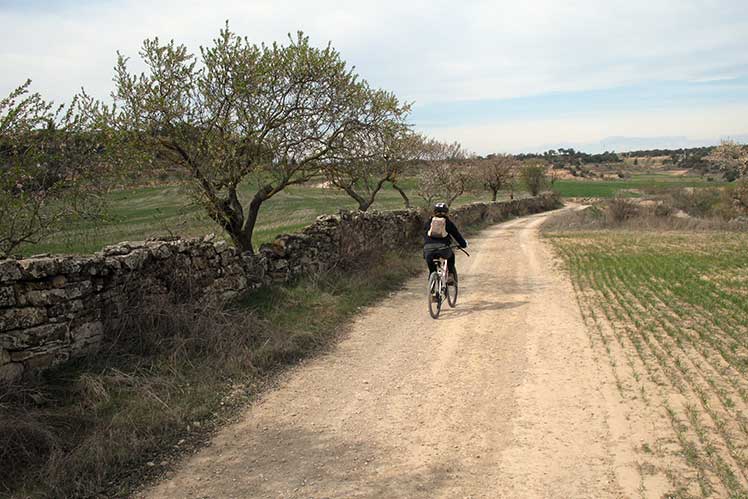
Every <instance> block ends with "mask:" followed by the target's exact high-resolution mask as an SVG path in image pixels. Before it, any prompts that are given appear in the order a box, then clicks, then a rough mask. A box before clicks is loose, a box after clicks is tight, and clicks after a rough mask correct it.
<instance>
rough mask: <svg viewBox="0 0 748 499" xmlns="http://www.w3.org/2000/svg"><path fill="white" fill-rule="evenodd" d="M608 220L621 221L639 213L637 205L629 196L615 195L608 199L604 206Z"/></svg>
mask: <svg viewBox="0 0 748 499" xmlns="http://www.w3.org/2000/svg"><path fill="white" fill-rule="evenodd" d="M606 208H607V209H606V213H607V216H608V220H609V221H611V222H613V223H621V222H625V221H626V220H628V219H630V218H633V217H635V216H636V215H638V214H639V207H638V206H637V205H636V204H635V203H634V202H633V201H632V200H631V199H629V198H625V197H623V196H616V197H614V198H613V199H610V200H609V201H608V205H607V207H606Z"/></svg>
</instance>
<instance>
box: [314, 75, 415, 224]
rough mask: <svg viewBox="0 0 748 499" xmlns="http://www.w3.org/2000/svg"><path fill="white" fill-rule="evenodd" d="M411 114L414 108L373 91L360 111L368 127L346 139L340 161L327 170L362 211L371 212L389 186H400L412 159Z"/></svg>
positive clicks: (331, 163)
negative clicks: (403, 168) (403, 170)
mask: <svg viewBox="0 0 748 499" xmlns="http://www.w3.org/2000/svg"><path fill="white" fill-rule="evenodd" d="M409 112H410V105H409V104H400V102H399V101H398V99H397V97H395V95H394V94H392V93H389V92H385V91H383V90H369V91H368V97H367V99H366V100H365V101H364V102H363V108H362V109H361V110H360V111H359V115H360V121H361V123H362V125H364V126H361V127H360V128H359V129H358V130H357V131H356V132H354V133H351V134H350V135H349V136H348V137H347V138H346V143H345V146H344V147H342V148H341V151H342V155H341V156H340V157H337V158H333V159H332V160H331V161H329V162H327V163H326V164H325V165H324V166H323V170H324V172H325V175H326V176H327V178H328V179H329V180H330V182H331V183H332V184H333V185H335V186H336V187H338V188H340V189H342V190H343V191H345V192H346V193H347V194H348V195H349V196H351V197H352V198H353V199H354V200H355V201H356V202H357V203H358V207H359V210H361V211H366V210H368V209H369V207H370V206H371V205H372V204H373V203H374V199H375V198H376V196H377V194H378V193H379V191H380V190H381V189H382V187H383V186H384V184H385V183H386V182H392V183H395V182H397V178H398V175H399V173H400V169H401V165H402V163H403V161H405V160H407V159H408V158H407V155H408V153H409V151H408V148H407V144H408V142H409V141H410V140H411V138H410V135H412V134H411V132H410V130H409V128H408V125H407V124H406V118H407V115H408V113H409ZM401 194H404V193H402V192H401ZM405 199H407V196H406V198H405Z"/></svg>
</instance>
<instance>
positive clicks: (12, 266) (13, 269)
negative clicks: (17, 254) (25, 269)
mask: <svg viewBox="0 0 748 499" xmlns="http://www.w3.org/2000/svg"><path fill="white" fill-rule="evenodd" d="M22 277H23V275H22V274H21V267H20V265H18V262H17V261H16V260H0V283H3V282H13V281H17V280H19V279H21V278H22Z"/></svg>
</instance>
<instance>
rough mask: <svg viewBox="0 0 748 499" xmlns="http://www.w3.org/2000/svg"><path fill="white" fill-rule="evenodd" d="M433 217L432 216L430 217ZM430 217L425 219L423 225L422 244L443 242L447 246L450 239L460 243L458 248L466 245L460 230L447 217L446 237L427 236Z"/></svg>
mask: <svg viewBox="0 0 748 499" xmlns="http://www.w3.org/2000/svg"><path fill="white" fill-rule="evenodd" d="M431 218H433V217H431ZM431 218H429V219H428V220H426V225H424V226H423V244H424V245H434V246H435V245H439V244H443V245H445V246H448V245H449V244H450V243H451V242H452V239H454V240H455V241H457V244H459V245H460V248H464V247H465V246H467V242H465V238H463V237H462V234H460V231H459V230H457V226H456V225H455V224H453V223H452V220H450V219H449V218H447V237H429V229H430V228H431Z"/></svg>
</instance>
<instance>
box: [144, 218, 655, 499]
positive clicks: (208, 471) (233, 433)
mask: <svg viewBox="0 0 748 499" xmlns="http://www.w3.org/2000/svg"><path fill="white" fill-rule="evenodd" d="M547 216H548V214H541V215H534V216H531V217H526V218H522V219H517V220H513V221H510V222H507V223H504V224H500V225H496V226H494V227H491V228H489V229H486V230H484V231H482V232H481V233H480V234H479V235H478V236H476V237H475V238H473V240H472V241H471V248H470V251H471V254H472V255H473V256H472V258H466V257H464V256H458V262H457V268H458V271H459V272H460V284H461V287H462V289H461V294H460V301H459V303H458V305H457V308H455V309H449V308H445V309H444V310H443V312H442V315H441V317H440V318H439V319H438V320H436V321H435V320H432V319H431V318H430V317H429V315H428V311H427V307H426V299H425V287H426V279H425V276H424V277H421V278H417V279H413V280H411V281H409V282H408V283H407V285H406V286H405V288H404V289H403V290H401V291H399V292H397V293H394V294H393V295H392V296H390V297H389V298H387V299H386V300H384V301H382V302H380V303H378V304H377V305H376V306H373V307H371V308H369V309H367V310H365V311H364V312H363V313H362V314H361V315H360V316H359V317H358V318H357V319H356V320H355V322H354V323H353V324H352V326H351V328H350V333H349V334H347V335H346V337H345V338H344V339H343V340H342V341H341V342H340V343H339V344H338V345H337V346H336V347H335V348H333V349H332V350H331V351H330V352H329V353H327V354H325V355H321V356H319V357H316V358H314V359H312V360H310V361H308V362H305V363H303V364H302V365H300V366H298V367H297V368H295V369H293V370H291V371H290V372H289V373H287V374H286V375H285V376H284V377H283V379H282V380H281V382H280V383H279V385H278V387H277V388H275V389H273V390H271V391H269V392H268V393H266V394H265V395H264V396H263V397H262V398H261V399H260V400H259V401H258V402H256V403H255V404H253V405H252V406H251V407H250V408H248V409H247V411H246V414H245V415H244V416H243V417H242V418H241V420H240V421H239V422H237V423H236V424H232V425H230V426H227V427H225V428H224V429H222V430H221V431H220V432H219V433H218V434H217V435H216V437H215V438H214V440H213V442H212V443H211V445H210V446H208V447H207V448H205V449H203V450H201V451H200V452H199V453H197V454H195V455H194V456H192V457H190V458H189V459H187V460H186V461H185V462H184V463H183V464H182V465H181V466H180V467H179V468H178V469H177V470H176V471H175V472H174V473H172V474H171V476H170V477H169V478H167V479H166V480H165V481H163V482H161V483H160V484H158V485H156V486H155V487H154V488H152V489H150V490H148V491H147V492H146V493H145V494H144V495H143V497H149V498H184V497H191V498H228V497H253V498H254V497H268V498H270V497H272V498H281V497H282V498H350V497H388V498H389V497H413V498H437V497H443V498H492V497H521V498H529V497H558V498H569V497H575V498H581V497H590V498H603V497H638V496H640V495H641V490H640V487H641V480H642V478H641V476H640V473H639V471H637V465H636V456H635V453H634V447H635V443H634V442H629V441H628V440H627V438H628V435H629V434H630V432H629V428H628V427H627V424H628V423H627V421H626V420H625V418H623V417H622V416H621V414H623V413H624V412H625V411H623V409H624V407H623V405H625V403H624V401H622V400H620V399H619V397H618V395H617V392H616V389H615V386H614V382H613V379H612V375H611V370H610V367H609V366H608V364H607V362H605V361H602V360H599V355H598V354H596V353H595V351H594V350H593V348H592V346H591V344H590V339H589V338H590V337H589V335H588V333H587V330H586V328H585V323H584V321H583V319H582V317H581V315H580V312H579V307H578V305H577V302H576V299H575V295H574V290H573V288H572V286H571V284H570V283H569V281H568V279H567V278H566V277H565V276H564V275H563V273H562V272H560V271H559V270H558V268H557V264H556V260H555V259H554V258H553V256H552V255H551V252H550V251H549V249H548V247H547V246H546V244H544V243H543V242H542V241H541V239H540V237H539V235H538V226H539V225H540V224H541V223H542V222H543V220H544V219H545V218H546V217H547ZM445 307H446V304H445ZM622 411H623V412H622ZM648 485H649V489H648V492H649V493H655V491H656V489H657V488H658V484H657V483H649V484H648ZM664 485H666V484H664ZM664 485H663V486H664ZM661 492H664V490H663V491H661ZM649 493H648V494H647V496H649ZM658 493H659V492H658ZM651 497H656V496H651Z"/></svg>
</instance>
